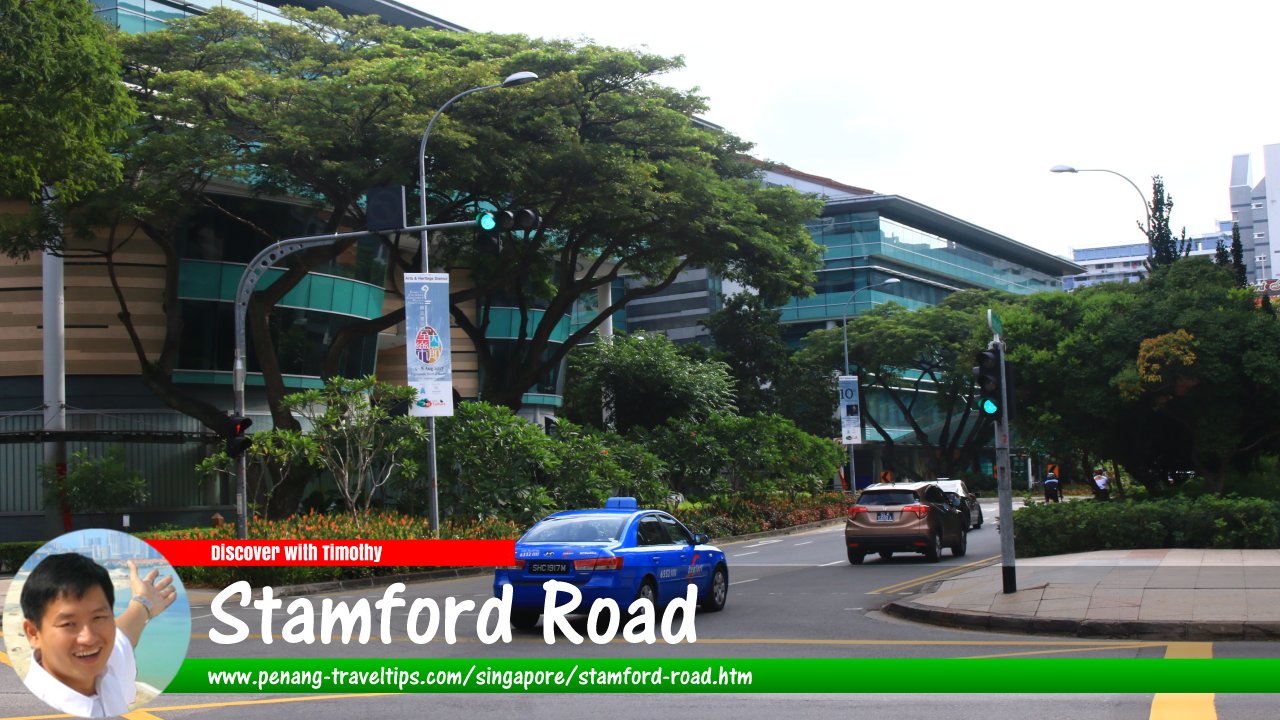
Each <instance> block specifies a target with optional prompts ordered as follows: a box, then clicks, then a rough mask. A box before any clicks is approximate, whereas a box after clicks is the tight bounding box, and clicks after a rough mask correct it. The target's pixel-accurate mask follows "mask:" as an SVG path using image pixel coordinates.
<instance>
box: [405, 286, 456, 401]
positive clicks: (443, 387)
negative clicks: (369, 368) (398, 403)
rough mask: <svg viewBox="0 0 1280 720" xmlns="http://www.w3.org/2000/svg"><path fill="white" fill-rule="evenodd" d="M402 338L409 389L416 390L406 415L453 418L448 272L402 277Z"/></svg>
mask: <svg viewBox="0 0 1280 720" xmlns="http://www.w3.org/2000/svg"><path fill="white" fill-rule="evenodd" d="M404 336H405V348H406V352H407V353H408V364H407V366H406V370H407V373H406V374H407V375H408V382H409V387H412V388H414V389H415V390H417V391H418V395H417V399H416V400H414V402H413V404H411V405H410V406H409V414H410V415H416V416H419V417H428V416H430V417H448V416H452V415H453V360H452V358H451V356H450V353H449V350H450V348H449V274H448V273H405V274H404Z"/></svg>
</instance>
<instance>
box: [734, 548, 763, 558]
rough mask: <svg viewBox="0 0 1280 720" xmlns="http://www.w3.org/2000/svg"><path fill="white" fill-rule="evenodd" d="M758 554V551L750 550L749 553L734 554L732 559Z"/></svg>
mask: <svg viewBox="0 0 1280 720" xmlns="http://www.w3.org/2000/svg"><path fill="white" fill-rule="evenodd" d="M759 552H760V551H759V550H752V551H751V552H749V553H735V554H734V557H742V556H743V555H756V554H758V553H759Z"/></svg>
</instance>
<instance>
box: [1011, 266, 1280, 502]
mask: <svg viewBox="0 0 1280 720" xmlns="http://www.w3.org/2000/svg"><path fill="white" fill-rule="evenodd" d="M1001 313H1002V318H1003V319H1004V324H1005V329H1006V334H1007V336H1008V338H1009V344H1010V347H1011V349H1012V350H1011V357H1012V359H1013V361H1014V362H1015V364H1017V365H1018V369H1019V379H1018V383H1019V384H1018V395H1019V400H1020V403H1021V406H1020V408H1019V426H1020V430H1021V429H1023V428H1025V429H1026V430H1027V431H1028V432H1030V433H1031V434H1032V435H1033V436H1035V437H1037V438H1038V439H1039V440H1040V441H1041V442H1042V443H1043V444H1044V446H1047V447H1050V448H1053V449H1054V450H1055V451H1056V452H1059V453H1063V454H1061V455H1060V456H1062V457H1065V456H1066V454H1065V453H1066V451H1073V452H1074V451H1078V450H1081V449H1083V450H1085V451H1087V452H1089V453H1090V454H1091V455H1093V456H1094V457H1098V458H1110V459H1114V460H1115V461H1117V462H1118V463H1119V464H1120V465H1122V466H1124V468H1125V469H1126V470H1127V471H1128V472H1129V473H1131V474H1132V475H1133V476H1134V477H1135V478H1136V479H1137V480H1138V481H1139V482H1141V483H1142V484H1143V485H1144V486H1146V487H1147V489H1148V490H1149V491H1150V492H1152V493H1160V492H1163V491H1164V489H1165V488H1167V487H1168V479H1169V477H1171V476H1173V477H1180V476H1181V475H1180V473H1185V471H1188V470H1194V471H1195V472H1196V473H1197V474H1199V475H1200V476H1201V477H1204V478H1206V479H1208V481H1209V482H1210V485H1211V487H1213V488H1214V489H1216V490H1219V491H1222V490H1224V489H1226V484H1227V477H1228V475H1229V474H1230V473H1231V472H1233V471H1238V470H1241V469H1243V468H1247V467H1249V466H1251V465H1252V464H1255V463H1256V462H1257V461H1258V458H1259V457H1261V456H1262V455H1263V454H1265V453H1267V452H1274V451H1275V449H1276V448H1277V446H1278V444H1280V423H1277V422H1276V421H1275V419H1274V418H1273V417H1272V414H1271V413H1269V412H1267V410H1266V408H1267V407H1270V406H1272V405H1274V403H1275V402H1276V401H1277V400H1280V371H1277V369H1276V368H1275V367H1274V364H1273V363H1269V362H1264V361H1263V359H1262V358H1263V355H1265V354H1266V352H1267V351H1264V350H1262V348H1269V347H1275V343H1277V342H1280V335H1278V334H1277V333H1278V332H1280V328H1278V327H1277V324H1276V323H1275V321H1274V319H1273V318H1272V317H1271V316H1269V315H1267V314H1265V313H1263V312H1260V311H1259V310H1258V309H1257V308H1256V307H1255V305H1254V302H1253V297H1252V293H1251V292H1249V291H1247V290H1242V289H1239V288H1236V287H1235V282H1234V278H1233V277H1232V274H1231V273H1229V272H1226V271H1224V270H1223V269H1221V268H1217V267H1215V266H1214V265H1213V264H1212V263H1209V262H1206V261H1204V260H1201V259H1196V258H1192V259H1190V260H1187V261H1185V262H1178V263H1174V264H1173V265H1172V266H1171V267H1167V268H1160V269H1158V270H1157V271H1155V272H1153V273H1152V275H1151V276H1150V277H1149V278H1148V280H1147V281H1145V282H1143V283H1134V284H1116V283H1107V284H1102V285H1098V286H1094V287H1090V288H1085V289H1082V290H1080V291H1078V292H1075V293H1071V294H1069V295H1061V294H1058V295H1055V294H1041V295H1036V296H1032V297H1030V298H1027V299H1025V300H1022V301H1020V302H1019V303H1018V304H1016V305H1011V306H1008V307H1006V308H1005V309H1004V310H1001Z"/></svg>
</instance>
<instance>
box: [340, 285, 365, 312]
mask: <svg viewBox="0 0 1280 720" xmlns="http://www.w3.org/2000/svg"><path fill="white" fill-rule="evenodd" d="M369 290H371V288H370V287H369V286H368V285H361V284H356V283H352V288H351V306H350V307H349V308H348V309H347V310H346V311H345V312H348V313H350V314H352V315H361V316H363V317H368V314H367V308H368V307H369Z"/></svg>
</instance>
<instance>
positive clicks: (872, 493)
mask: <svg viewBox="0 0 1280 720" xmlns="http://www.w3.org/2000/svg"><path fill="white" fill-rule="evenodd" d="M858 502H860V503H862V504H863V505H911V504H912V503H915V502H918V501H917V500H916V494H915V493H913V492H911V491H910V490H867V491H866V492H864V493H862V496H861V497H859V498H858Z"/></svg>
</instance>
